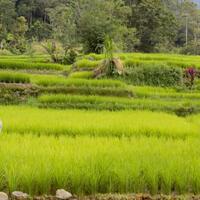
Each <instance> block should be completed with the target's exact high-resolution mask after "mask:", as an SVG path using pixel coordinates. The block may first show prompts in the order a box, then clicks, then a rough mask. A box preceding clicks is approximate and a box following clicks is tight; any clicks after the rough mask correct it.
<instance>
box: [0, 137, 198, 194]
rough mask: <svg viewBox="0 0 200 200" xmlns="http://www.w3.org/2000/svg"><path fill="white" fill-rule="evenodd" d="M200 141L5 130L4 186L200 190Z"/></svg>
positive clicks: (0, 165) (34, 190) (33, 190)
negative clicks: (48, 134)
mask: <svg viewBox="0 0 200 200" xmlns="http://www.w3.org/2000/svg"><path fill="white" fill-rule="evenodd" d="M199 146H200V142H199V140H195V139H192V138H191V139H186V140H173V139H165V138H160V139H158V138H155V137H150V138H147V137H140V138H129V139H127V138H121V139H117V138H99V137H94V138H91V137H76V138H69V137H64V136H62V137H58V138H55V137H51V136H49V137H47V136H41V137H36V136H33V135H23V136H22V135H18V134H15V133H12V135H10V134H3V135H1V136H0V158H1V162H0V175H1V176H0V190H9V191H10V192H11V191H14V190H22V191H26V192H28V193H30V194H44V193H47V194H49V193H54V192H55V190H56V189H57V188H66V189H67V190H69V191H71V192H72V193H75V194H92V193H116V192H118V193H135V192H151V193H153V194H157V193H165V194H170V193H172V192H176V193H181V194H183V193H188V192H194V193H199V192H200V169H199V165H200V159H199V155H200V148H199Z"/></svg>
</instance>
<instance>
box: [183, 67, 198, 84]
mask: <svg viewBox="0 0 200 200" xmlns="http://www.w3.org/2000/svg"><path fill="white" fill-rule="evenodd" d="M196 75H197V71H196V69H195V68H194V67H192V66H190V67H187V68H186V70H185V77H186V78H187V82H188V83H189V86H190V87H191V88H192V86H193V85H194V80H195V78H196Z"/></svg>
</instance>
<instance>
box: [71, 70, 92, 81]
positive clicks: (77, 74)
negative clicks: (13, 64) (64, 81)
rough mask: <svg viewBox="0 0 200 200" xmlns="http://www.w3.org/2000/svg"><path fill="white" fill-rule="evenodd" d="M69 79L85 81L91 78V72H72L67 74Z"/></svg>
mask: <svg viewBox="0 0 200 200" xmlns="http://www.w3.org/2000/svg"><path fill="white" fill-rule="evenodd" d="M68 77H69V78H79V79H80V78H85V79H90V78H92V77H93V72H92V71H80V72H73V73H71V74H69V76H68Z"/></svg>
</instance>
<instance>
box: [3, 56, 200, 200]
mask: <svg viewBox="0 0 200 200" xmlns="http://www.w3.org/2000/svg"><path fill="white" fill-rule="evenodd" d="M116 55H117V57H120V58H121V59H122V61H123V63H124V64H125V68H126V67H127V66H128V65H130V66H128V67H130V68H132V69H133V70H134V67H137V68H138V69H139V68H140V66H142V65H145V64H147V65H149V66H150V65H151V67H154V65H156V66H159V65H160V64H162V65H167V67H171V66H172V67H173V68H178V69H179V70H181V72H182V68H185V67H188V65H192V66H195V67H196V68H198V67H200V64H199V60H200V59H199V58H200V57H199V56H182V55H173V54H172V55H168V54H141V53H134V54H133V53H130V54H116ZM49 59H50V58H49V57H48V56H46V55H41V56H39V55H38V56H35V57H34V58H30V57H28V56H0V121H2V123H3V128H2V131H1V133H0V191H4V192H7V193H11V192H12V191H15V190H17V191H19V190H20V191H23V192H26V193H29V194H30V195H33V196H34V195H44V194H55V191H56V189H59V188H64V189H66V190H67V191H70V192H71V193H73V194H77V195H91V194H98V193H105V194H107V193H120V194H121V193H125V194H127V193H150V194H159V193H163V194H172V193H176V194H183V195H184V194H188V193H193V194H200V169H199V166H200V148H199V146H200V101H199V100H200V93H199V91H200V90H199V89H198V84H197V85H195V87H194V88H193V89H188V88H184V87H181V86H180V85H173V81H171V82H170V83H172V85H171V84H170V86H165V87H163V86H162V84H161V85H157V86H150V85H142V86H141V85H139V84H138V85H137V84H131V82H128V81H126V80H124V79H122V78H113V79H111V78H106V77H104V78H102V79H94V78H93V70H94V69H95V68H96V67H97V66H98V64H99V63H100V62H101V60H102V59H104V55H96V54H89V55H85V56H82V57H78V58H77V62H76V63H74V64H73V65H72V66H65V65H60V64H53V63H50V62H49ZM145 69H146V70H147V71H148V67H147V68H145ZM170 69H172V68H170ZM159 70H160V71H159V73H157V75H159V74H160V73H162V69H161V68H159ZM155 71H156V70H155ZM172 71H173V70H172ZM172 75H173V73H172ZM175 75H176V74H175ZM162 76H163V77H164V78H165V75H162ZM170 76H171V75H170ZM133 77H134V73H133ZM170 80H171V79H170ZM164 81H165V80H164ZM196 83H198V80H197V81H195V84H196Z"/></svg>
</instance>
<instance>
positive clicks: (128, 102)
mask: <svg viewBox="0 0 200 200" xmlns="http://www.w3.org/2000/svg"><path fill="white" fill-rule="evenodd" d="M38 102H39V106H40V107H45V108H62V109H66V108H75V109H95V110H151V111H165V112H175V113H176V114H177V115H183V116H185V115H189V114H192V113H198V112H200V102H199V101H198V100H196V101H194V100H182V101H180V100H175V101H173V100H171V101H169V100H162V99H146V98H143V99H135V98H134V99H130V98H122V97H121V98H118V97H102V96H84V95H81V96H78V95H63V94H57V95H43V96H40V97H39V99H38Z"/></svg>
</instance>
